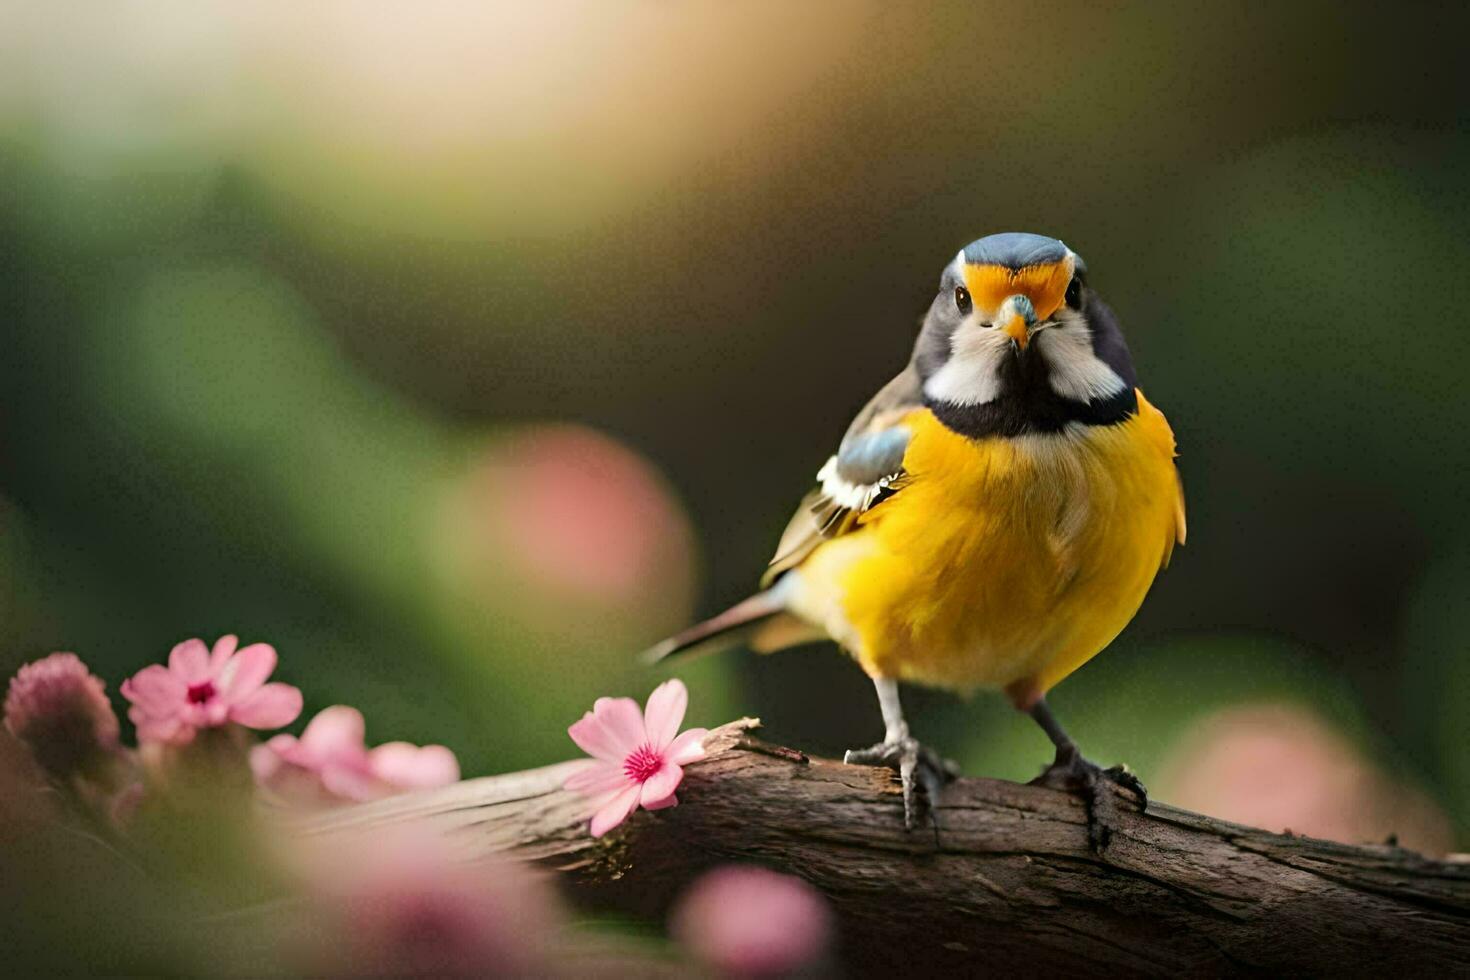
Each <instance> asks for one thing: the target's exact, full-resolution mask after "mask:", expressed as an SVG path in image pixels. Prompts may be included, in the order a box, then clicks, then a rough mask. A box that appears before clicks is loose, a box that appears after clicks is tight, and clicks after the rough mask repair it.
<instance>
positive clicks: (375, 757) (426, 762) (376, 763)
mask: <svg viewBox="0 0 1470 980" xmlns="http://www.w3.org/2000/svg"><path fill="white" fill-rule="evenodd" d="M368 765H369V767H370V768H371V769H372V772H373V775H375V776H377V777H378V778H379V779H381V780H383V781H384V782H388V783H392V784H393V785H394V786H398V787H402V788H404V789H430V788H433V787H436V786H448V785H449V784H450V783H457V782H459V760H458V759H456V758H455V757H454V753H453V752H451V751H449V749H447V748H445V747H444V746H442V745H425V746H423V747H419V746H417V745H411V744H409V743H408V742H386V743H384V744H383V745H380V746H378V747H377V748H375V749H373V750H372V751H371V752H369V753H368Z"/></svg>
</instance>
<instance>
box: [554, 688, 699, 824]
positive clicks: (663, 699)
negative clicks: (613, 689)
mask: <svg viewBox="0 0 1470 980" xmlns="http://www.w3.org/2000/svg"><path fill="white" fill-rule="evenodd" d="M688 706H689V689H688V688H686V687H685V686H684V682H683V681H679V680H671V681H665V682H664V683H662V684H660V685H659V686H658V687H656V688H654V691H653V693H652V694H650V695H649V696H648V706H647V710H646V711H639V710H638V702H637V701H634V700H633V699H632V698H598V699H597V701H596V703H595V704H594V705H593V706H592V710H591V711H589V712H587V713H586V714H585V715H583V716H582V720H581V721H579V722H577V723H576V724H574V725H573V726H572V727H571V728H569V729H567V734H569V735H571V736H572V741H574V742H576V743H577V745H578V747H580V748H581V749H582V751H584V752H586V753H587V754H588V755H590V756H592V761H591V762H588V763H587V764H586V765H585V766H584V767H583V768H582V769H580V770H579V771H578V772H576V773H574V774H573V775H572V776H571V778H569V779H568V780H567V781H566V788H567V789H569V790H573V791H575V792H578V793H582V794H584V795H586V796H590V797H592V798H593V799H594V801H595V805H596V808H597V812H596V813H595V814H594V815H593V817H592V836H593V837H601V836H602V835H603V834H605V833H607V832H608V831H609V830H612V829H613V828H614V827H616V826H617V825H618V824H620V823H622V822H623V821H624V820H626V819H627V818H628V814H630V813H632V812H633V811H634V810H636V809H638V807H639V805H642V806H643V808H644V809H645V810H662V809H664V808H666V807H671V806H676V805H677V804H678V802H679V801H678V799H677V798H676V797H675V796H674V790H676V789H678V788H679V782H680V781H681V780H682V779H683V778H684V769H683V767H684V766H687V765H688V764H689V763H691V762H696V761H698V760H700V759H703V758H704V744H703V743H704V737H705V735H706V734H708V733H707V732H706V731H705V730H704V729H703V728H691V729H689V731H687V732H685V733H684V734H682V735H680V734H678V733H679V726H680V725H681V724H682V723H683V721H684V711H685V709H686V708H688ZM676 736H677V737H676Z"/></svg>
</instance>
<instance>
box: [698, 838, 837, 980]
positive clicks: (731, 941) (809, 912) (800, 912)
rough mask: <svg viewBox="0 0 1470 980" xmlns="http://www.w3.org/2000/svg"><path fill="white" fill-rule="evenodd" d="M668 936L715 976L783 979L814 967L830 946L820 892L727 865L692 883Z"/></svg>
mask: <svg viewBox="0 0 1470 980" xmlns="http://www.w3.org/2000/svg"><path fill="white" fill-rule="evenodd" d="M669 929H670V932H671V933H672V934H673V936H674V938H675V939H677V940H679V942H680V943H682V944H683V945H684V946H685V947H686V948H687V949H688V950H689V951H690V952H691V953H693V954H694V955H695V956H696V957H698V958H699V960H700V961H702V962H704V963H706V964H708V965H709V966H711V967H714V968H715V969H716V970H717V971H719V972H720V973H721V974H724V975H726V976H738V977H769V976H784V975H787V974H790V973H792V972H795V971H797V970H799V969H801V968H803V967H807V966H811V965H812V964H814V963H815V962H816V961H817V960H818V959H819V958H820V957H821V956H822V954H823V953H824V952H825V951H826V949H827V947H828V945H829V944H830V943H831V941H832V913H831V911H830V910H829V909H828V907H827V902H826V900H825V899H823V898H822V896H821V894H820V893H819V892H818V891H817V890H816V889H815V888H813V887H812V886H811V885H809V884H807V883H806V882H804V881H802V880H801V879H800V878H794V877H792V876H791V875H783V874H778V873H776V872H775V871H767V870H766V869H765V868H755V867H744V866H741V865H726V866H725V867H722V868H716V869H715V870H713V871H711V872H709V873H708V874H706V875H705V876H704V877H702V878H700V879H699V880H698V881H696V882H695V883H694V884H693V886H691V887H690V889H689V891H688V892H686V893H685V894H684V896H683V897H682V898H681V899H680V900H679V903H678V905H677V906H676V907H675V908H674V912H673V915H672V917H671V920H670V923H669Z"/></svg>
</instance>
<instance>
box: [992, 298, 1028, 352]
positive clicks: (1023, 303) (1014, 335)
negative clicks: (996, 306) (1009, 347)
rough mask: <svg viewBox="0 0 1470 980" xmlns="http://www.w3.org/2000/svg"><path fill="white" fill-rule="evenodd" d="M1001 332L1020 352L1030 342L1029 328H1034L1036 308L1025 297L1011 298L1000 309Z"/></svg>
mask: <svg viewBox="0 0 1470 980" xmlns="http://www.w3.org/2000/svg"><path fill="white" fill-rule="evenodd" d="M998 325H999V327H1000V329H1001V331H1002V332H1003V333H1004V334H1005V335H1006V336H1007V337H1009V338H1011V342H1012V343H1014V344H1015V345H1016V346H1017V347H1019V348H1020V349H1021V350H1025V349H1026V345H1027V344H1028V343H1030V341H1031V328H1032V327H1034V326H1036V307H1034V306H1032V305H1031V300H1030V299H1028V298H1027V297H1025V296H1011V297H1010V298H1008V299H1007V300H1006V301H1005V302H1004V303H1002V304H1001V308H1000V320H999V324H998Z"/></svg>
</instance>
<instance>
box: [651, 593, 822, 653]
mask: <svg viewBox="0 0 1470 980" xmlns="http://www.w3.org/2000/svg"><path fill="white" fill-rule="evenodd" d="M785 584H786V583H785V581H784V580H783V581H781V582H777V583H776V584H775V585H773V586H772V587H771V588H769V589H766V590H765V591H764V592H757V593H756V594H755V595H753V596H751V597H750V598H749V599H746V600H744V601H743V602H737V603H736V604H735V605H733V606H731V607H730V608H729V609H726V610H725V611H724V612H722V613H720V614H719V615H718V616H715V617H712V618H710V619H706V620H705V621H704V622H702V623H696V624H694V625H693V626H691V627H689V628H688V629H686V630H684V631H683V632H680V633H676V634H674V635H673V636H671V637H669V638H668V639H667V640H664V641H663V642H662V643H658V644H656V645H654V646H652V647H650V648H649V649H648V650H647V651H645V652H644V654H643V661H644V662H645V663H650V664H653V663H658V662H659V661H660V660H664V659H666V658H668V657H673V656H678V657H681V658H684V657H696V656H703V655H704V654H707V653H717V652H719V651H721V650H728V649H730V648H731V647H735V646H740V645H742V644H744V645H747V646H749V647H750V648H751V649H753V650H757V651H759V652H761V653H769V652H771V651H772V650H779V649H781V648H782V647H788V646H793V645H794V644H797V643H802V642H805V641H806V640H810V639H817V638H819V637H820V636H821V632H820V631H819V630H816V629H814V628H813V627H811V626H808V625H807V624H806V623H804V622H802V621H801V620H799V619H797V618H796V617H795V616H793V615H791V613H789V612H787V611H786V596H785V592H786V589H785V588H783V586H784V585H785Z"/></svg>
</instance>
